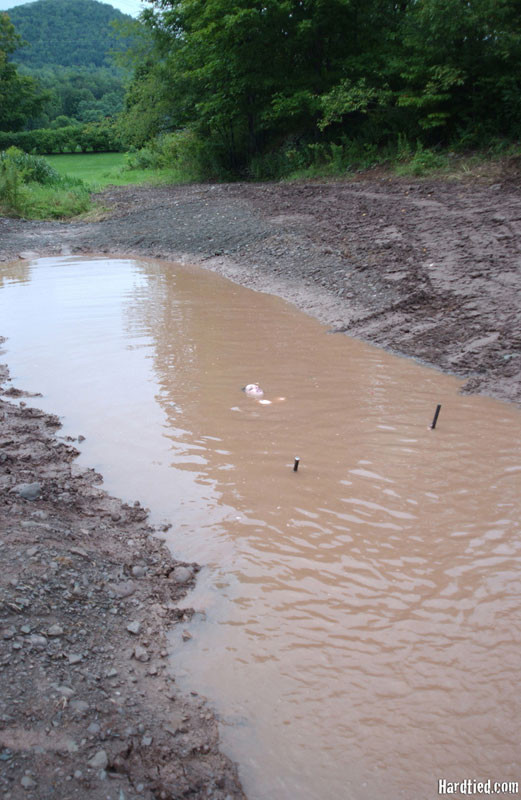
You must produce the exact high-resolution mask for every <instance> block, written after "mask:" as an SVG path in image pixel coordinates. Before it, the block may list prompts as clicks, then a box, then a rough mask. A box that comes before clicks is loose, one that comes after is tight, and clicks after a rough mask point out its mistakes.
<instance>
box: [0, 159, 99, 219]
mask: <svg viewBox="0 0 521 800" xmlns="http://www.w3.org/2000/svg"><path fill="white" fill-rule="evenodd" d="M89 206H90V197H89V190H88V188H87V186H86V185H85V184H84V183H83V181H82V180H80V179H79V178H71V177H69V176H62V175H60V174H59V173H58V172H57V171H56V170H55V169H53V167H52V166H51V165H50V164H49V163H48V162H47V161H46V160H45V159H44V158H41V157H39V156H34V155H28V154H27V153H24V152H22V150H20V149H18V148H16V147H10V148H9V149H8V150H5V151H0V212H1V213H4V214H11V215H16V216H25V217H33V218H48V217H68V216H73V215H75V214H79V213H81V212H82V211H86V210H87V209H88V208H89Z"/></svg>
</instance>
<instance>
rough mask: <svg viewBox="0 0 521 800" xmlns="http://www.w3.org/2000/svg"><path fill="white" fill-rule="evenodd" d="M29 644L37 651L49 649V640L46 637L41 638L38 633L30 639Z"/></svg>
mask: <svg viewBox="0 0 521 800" xmlns="http://www.w3.org/2000/svg"><path fill="white" fill-rule="evenodd" d="M29 644H30V645H31V647H35V648H36V649H37V650H43V648H44V647H47V639H46V638H45V636H39V635H38V634H37V633H33V634H31V636H30V637H29Z"/></svg>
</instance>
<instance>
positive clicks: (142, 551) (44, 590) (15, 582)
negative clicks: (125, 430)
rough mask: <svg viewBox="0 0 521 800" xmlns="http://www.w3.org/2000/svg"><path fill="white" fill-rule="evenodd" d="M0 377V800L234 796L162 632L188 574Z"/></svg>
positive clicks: (207, 724)
mask: <svg viewBox="0 0 521 800" xmlns="http://www.w3.org/2000/svg"><path fill="white" fill-rule="evenodd" d="M7 378H8V376H7V371H6V369H5V368H3V367H1V368H0V386H1V394H2V395H3V397H2V398H1V399H0V420H1V433H0V488H1V494H0V558H1V563H2V570H1V572H0V681H1V684H2V692H1V693H0V791H1V793H2V797H5V798H12V799H13V800H14V799H15V798H21V797H24V798H34V799H35V800H36V799H38V800H50V798H54V797H56V798H60V799H62V798H63V800H69V798H71V800H72V798H86V797H88V798H92V800H102V798H103V800H107V798H113V800H137V798H149V800H152V798H154V799H156V798H157V799H158V798H165V799H166V800H173V799H174V798H176V800H177V798H181V797H194V798H203V797H204V798H206V799H207V798H214V800H225V799H226V798H227V799H228V800H231V798H243V797H244V795H243V793H242V790H241V788H240V785H239V782H238V779H237V776H236V771H235V768H234V767H233V765H232V764H231V763H230V762H229V761H228V760H227V759H226V758H225V757H223V756H222V755H221V754H220V752H219V750H218V733H217V723H216V721H215V719H214V717H213V715H212V714H211V712H210V711H209V709H208V708H207V707H206V706H205V703H204V699H203V698H199V697H197V696H192V697H191V698H189V699H186V698H184V697H183V696H181V695H180V694H179V693H178V691H177V689H176V684H175V676H173V675H171V674H170V673H169V667H168V655H169V645H168V642H167V636H166V634H167V632H168V630H169V629H171V628H172V626H181V627H182V626H183V624H184V623H186V621H187V619H188V618H189V617H190V614H191V612H190V611H186V610H180V609H179V608H178V602H179V600H180V599H181V598H182V597H183V596H184V595H185V594H186V592H187V591H188V589H189V588H190V586H192V585H193V583H194V581H195V578H196V574H197V571H198V566H197V565H196V564H180V563H178V562H176V561H175V560H174V559H173V558H172V557H171V555H170V554H169V551H168V549H167V548H166V546H165V545H164V544H163V543H162V541H161V540H160V539H159V538H158V537H157V535H155V532H154V531H153V530H152V529H151V528H150V527H149V526H148V525H147V522H146V516H147V515H146V512H145V510H144V509H143V508H142V507H141V506H140V505H139V503H137V502H136V503H135V504H134V505H133V506H128V505H126V504H124V503H122V502H120V501H119V500H117V499H115V498H113V497H110V496H109V495H107V493H106V492H105V491H104V490H102V489H101V488H100V487H99V485H98V484H99V482H100V480H101V479H100V476H99V475H97V474H96V473H95V472H93V471H92V470H87V471H84V470H82V469H79V468H78V467H77V466H76V465H75V461H74V459H75V456H76V455H77V454H78V451H77V450H76V449H75V447H74V446H73V444H72V443H71V440H70V439H69V440H68V441H65V440H64V437H63V436H60V432H59V427H60V426H59V422H58V419H57V418H56V417H53V416H50V415H48V414H45V413H44V412H42V411H39V410H37V409H36V408H32V407H31V405H33V404H34V405H36V406H37V404H38V400H37V398H32V397H31V398H29V397H26V396H25V395H24V393H23V392H21V391H20V390H19V389H17V388H15V387H13V386H12V385H11V384H10V382H9V381H8V380H7Z"/></svg>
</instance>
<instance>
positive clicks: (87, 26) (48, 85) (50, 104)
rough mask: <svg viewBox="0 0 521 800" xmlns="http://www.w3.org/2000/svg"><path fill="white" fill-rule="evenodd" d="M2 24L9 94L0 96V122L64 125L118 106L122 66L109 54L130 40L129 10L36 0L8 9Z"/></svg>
mask: <svg viewBox="0 0 521 800" xmlns="http://www.w3.org/2000/svg"><path fill="white" fill-rule="evenodd" d="M9 20H10V21H9ZM2 25H3V27H0V31H1V30H4V29H5V30H9V47H8V49H7V48H4V47H2V44H1V42H2V35H1V34H0V50H5V52H6V54H7V55H6V57H5V59H4V62H5V63H4V69H6V70H8V71H9V73H10V97H12V98H13V101H12V102H9V103H7V102H6V103H0V107H1V109H0V130H3V131H13V130H20V129H22V128H24V129H34V128H37V129H40V128H47V127H49V128H63V127H66V126H70V125H76V124H80V125H81V124H85V123H91V122H95V121H100V120H103V119H104V118H106V117H114V116H115V115H116V114H118V113H119V112H120V111H121V110H122V108H123V98H124V93H125V90H124V80H125V76H126V75H127V72H126V71H125V69H123V68H121V67H118V66H115V65H114V63H113V58H114V56H116V55H117V54H119V55H122V54H124V52H125V50H126V49H127V47H128V45H129V42H130V41H131V40H132V37H133V35H134V31H135V30H136V22H135V21H134V20H132V18H131V17H128V16H127V15H125V14H122V13H121V12H120V11H118V10H116V9H114V8H112V6H110V5H107V4H105V3H99V2H97V0H37V2H32V3H28V4H25V5H21V6H18V7H16V8H14V9H12V10H11V11H10V12H9V19H8V18H7V17H4V19H3V23H2ZM137 27H139V26H137ZM3 38H4V39H5V38H6V35H5V34H4V36H3ZM14 75H16V80H15V79H14V78H13V76H14ZM0 81H1V77H0ZM4 83H5V81H4ZM1 87H2V83H0V99H2V94H1V92H2V88H1ZM24 98H30V100H31V102H28V99H26V100H25V102H24ZM15 100H16V102H15ZM6 108H8V109H9V110H10V113H9V115H7V113H5V109H6ZM2 112H4V113H3V114H2Z"/></svg>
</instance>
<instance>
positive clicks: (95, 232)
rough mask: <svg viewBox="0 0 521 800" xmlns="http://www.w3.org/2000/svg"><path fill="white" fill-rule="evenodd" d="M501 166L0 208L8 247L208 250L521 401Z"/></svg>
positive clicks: (518, 203)
mask: <svg viewBox="0 0 521 800" xmlns="http://www.w3.org/2000/svg"><path fill="white" fill-rule="evenodd" d="M494 180H495V181H496V182H495V183H492V184H490V183H488V184H487V183H486V182H482V183H476V182H456V181H454V182H419V181H418V182H413V183H411V182H410V181H404V180H398V179H388V178H385V177H381V178H374V179H373V180H371V181H369V180H360V181H358V182H338V183H327V184H318V183H309V184H232V185H191V186H164V187H124V188H118V189H115V188H112V189H108V190H107V191H105V192H104V193H103V194H101V195H100V196H99V198H98V199H99V202H100V204H101V205H102V206H103V207H104V208H105V209H106V210H105V212H104V213H103V214H102V218H101V219H99V220H98V221H96V222H90V223H87V222H82V223H78V222H72V223H57V222H54V223H41V222H27V221H21V220H7V219H0V258H1V259H3V260H4V261H5V260H12V259H15V258H17V257H18V256H19V255H20V254H24V251H32V253H33V255H36V254H37V255H45V254H59V253H63V254H69V253H86V252H88V253H91V252H95V253H114V254H120V255H126V254H129V255H130V254H134V255H138V256H145V257H153V258H164V259H173V260H179V259H185V260H187V261H191V262H199V263H203V264H204V265H205V266H207V267H208V268H211V269H214V270H217V271H219V272H220V273H222V274H224V275H225V276H227V277H229V278H231V279H232V280H235V281H237V282H238V283H242V284H244V285H247V286H250V287H252V288H254V289H258V290H261V291H266V292H270V293H272V294H278V295H280V296H282V297H284V298H285V299H287V300H290V301H291V302H293V303H295V304H296V305H297V306H298V307H299V308H301V309H302V310H304V311H306V312H307V313H309V314H311V315H313V316H315V317H317V318H318V319H320V321H321V322H324V323H326V324H328V325H330V326H331V329H332V330H335V331H345V332H347V333H348V334H350V335H353V336H356V337H359V338H361V339H364V340H366V341H369V342H372V343H374V344H377V345H380V346H382V347H385V348H387V349H390V350H392V351H394V352H397V353H401V354H404V355H407V356H412V357H415V358H418V359H420V360H422V361H424V362H425V363H427V364H430V365H433V366H436V367H439V368H440V369H442V370H444V371H446V372H451V373H453V374H455V375H457V376H459V377H463V378H465V379H466V381H467V382H466V387H465V389H464V391H467V392H481V393H484V394H488V395H490V396H493V397H498V398H501V399H504V400H509V401H513V402H516V403H519V402H521V303H520V302H519V298H520V294H521V291H520V290H521V267H520V258H521V257H520V250H519V234H520V231H521V194H520V191H519V182H518V181H516V180H514V179H513V178H512V177H511V176H508V175H504V176H502V175H496V176H495V177H494ZM498 181H499V182H498Z"/></svg>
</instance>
